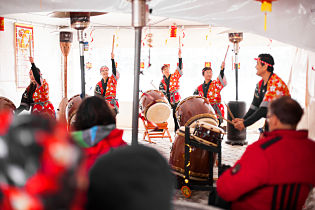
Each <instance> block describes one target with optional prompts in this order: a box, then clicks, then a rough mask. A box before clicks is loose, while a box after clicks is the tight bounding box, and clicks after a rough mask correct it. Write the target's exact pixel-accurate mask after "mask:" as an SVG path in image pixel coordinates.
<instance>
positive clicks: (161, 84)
mask: <svg viewBox="0 0 315 210" xmlns="http://www.w3.org/2000/svg"><path fill="white" fill-rule="evenodd" d="M159 91H161V92H162V93H163V94H164V95H165V96H166V90H165V89H164V85H163V83H162V82H161V83H160V85H159Z"/></svg>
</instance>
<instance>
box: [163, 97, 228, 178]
mask: <svg viewBox="0 0 315 210" xmlns="http://www.w3.org/2000/svg"><path fill="white" fill-rule="evenodd" d="M214 113H215V112H214V110H213V108H212V106H211V105H210V103H209V101H208V100H207V99H206V98H204V97H202V96H190V97H188V98H186V99H184V100H183V101H181V103H180V104H178V106H177V108H176V117H177V120H178V123H179V124H180V125H181V127H180V129H179V130H178V131H177V133H176V137H175V141H174V143H173V146H172V149H171V154H170V160H169V163H170V165H171V167H172V169H173V171H174V173H175V174H177V175H179V176H181V177H183V176H184V170H185V167H184V165H185V126H188V127H189V129H190V136H189V137H190V139H194V140H195V141H198V142H199V143H201V144H204V145H211V146H214V147H216V146H217V143H218V141H219V140H221V139H222V134H223V133H224V131H223V130H222V129H221V128H219V127H218V121H217V117H216V115H215V114H214ZM209 155H213V157H214V159H215V154H214V153H212V152H209V151H207V150H203V149H200V148H196V147H193V146H191V152H190V169H189V171H190V179H193V180H197V181H205V180H206V179H207V178H208V177H209ZM213 162H215V161H213Z"/></svg>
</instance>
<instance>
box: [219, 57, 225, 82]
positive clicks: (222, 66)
mask: <svg viewBox="0 0 315 210" xmlns="http://www.w3.org/2000/svg"><path fill="white" fill-rule="evenodd" d="M224 69H225V62H224V61H223V62H222V64H221V70H220V76H221V77H222V78H223V77H224Z"/></svg>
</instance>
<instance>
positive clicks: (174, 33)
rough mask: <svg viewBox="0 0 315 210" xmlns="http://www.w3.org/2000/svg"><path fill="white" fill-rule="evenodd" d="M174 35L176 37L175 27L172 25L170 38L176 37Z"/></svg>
mask: <svg viewBox="0 0 315 210" xmlns="http://www.w3.org/2000/svg"><path fill="white" fill-rule="evenodd" d="M176 35H177V26H176V25H172V26H171V30H170V37H176Z"/></svg>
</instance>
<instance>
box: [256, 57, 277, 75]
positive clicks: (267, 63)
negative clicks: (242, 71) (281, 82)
mask: <svg viewBox="0 0 315 210" xmlns="http://www.w3.org/2000/svg"><path fill="white" fill-rule="evenodd" d="M255 60H257V65H256V69H257V73H256V74H257V75H258V76H262V75H263V73H265V72H266V71H267V72H271V73H273V66H274V65H275V62H274V60H273V57H272V56H271V55H270V54H260V55H258V58H255Z"/></svg>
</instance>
